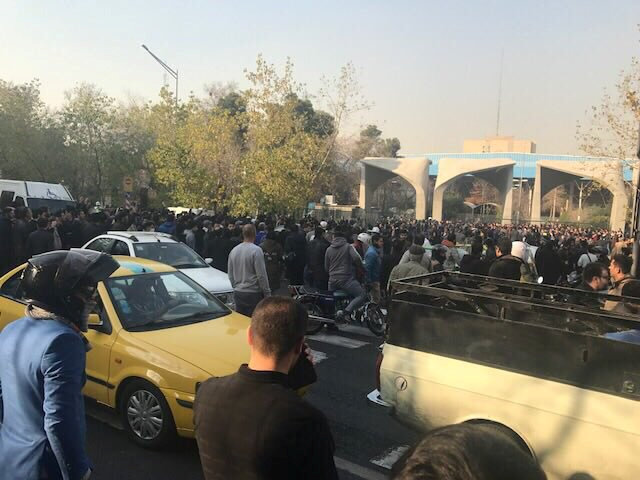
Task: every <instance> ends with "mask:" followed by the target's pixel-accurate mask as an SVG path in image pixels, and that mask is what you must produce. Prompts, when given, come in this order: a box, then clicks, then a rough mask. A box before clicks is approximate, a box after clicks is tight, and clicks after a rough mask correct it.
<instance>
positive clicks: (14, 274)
mask: <svg viewBox="0 0 640 480" xmlns="http://www.w3.org/2000/svg"><path fill="white" fill-rule="evenodd" d="M23 270H24V268H23V267H19V268H17V269H15V270H13V271H11V272H9V273H7V274H6V275H5V276H4V277H2V278H0V330H2V329H3V328H4V327H5V326H6V325H7V324H8V323H9V322H12V321H14V320H17V319H18V318H21V317H24V313H25V308H26V306H27V304H26V302H25V301H24V299H23V298H22V289H21V288H20V279H21V278H22V271H23Z"/></svg>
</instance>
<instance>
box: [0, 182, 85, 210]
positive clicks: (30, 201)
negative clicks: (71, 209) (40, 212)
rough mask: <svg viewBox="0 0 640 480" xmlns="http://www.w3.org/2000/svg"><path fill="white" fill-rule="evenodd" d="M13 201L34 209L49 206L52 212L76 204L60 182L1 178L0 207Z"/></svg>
mask: <svg viewBox="0 0 640 480" xmlns="http://www.w3.org/2000/svg"><path fill="white" fill-rule="evenodd" d="M13 202H15V203H16V204H17V205H18V206H21V205H24V206H27V207H29V208H31V209H32V210H34V209H37V208H40V207H48V209H49V211H50V212H56V211H58V210H62V209H64V208H65V207H68V206H75V205H76V201H75V200H74V198H73V197H72V196H71V193H69V190H68V189H67V187H65V186H64V185H61V184H60V183H44V182H29V181H24V180H5V179H0V208H1V207H6V206H8V205H11V204H12V203H13Z"/></svg>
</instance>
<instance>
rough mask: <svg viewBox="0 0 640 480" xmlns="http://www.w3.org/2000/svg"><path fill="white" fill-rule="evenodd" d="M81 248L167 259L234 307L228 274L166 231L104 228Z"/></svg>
mask: <svg viewBox="0 0 640 480" xmlns="http://www.w3.org/2000/svg"><path fill="white" fill-rule="evenodd" d="M82 248H87V249H89V250H96V251H98V252H104V253H108V254H111V255H127V256H129V257H140V258H147V259H149V260H155V261H157V262H161V263H166V264H167V265H171V266H172V267H173V268H176V269H178V270H180V271H181V272H182V273H184V274H185V275H186V276H188V277H189V278H191V279H192V280H194V281H195V282H196V283H198V284H200V285H201V286H203V287H204V288H205V289H207V290H208V291H209V292H211V293H212V294H213V295H215V296H216V297H218V298H219V299H220V300H221V301H222V302H223V303H225V304H226V305H227V306H228V307H230V308H234V307H235V305H234V299H233V288H232V287H231V282H230V281H229V276H228V275H227V274H226V273H225V272H222V271H220V270H217V269H215V268H213V267H212V266H210V265H209V263H211V259H210V258H207V259H206V260H204V259H203V258H202V257H201V256H200V255H198V254H197V253H196V252H194V251H193V250H192V249H191V248H189V247H188V246H187V245H185V244H184V243H181V242H178V241H177V240H175V239H174V238H173V237H172V236H171V235H168V234H166V233H159V232H107V233H105V234H102V235H98V236H97V237H95V238H93V239H92V240H90V241H89V242H87V243H86V244H85V245H84V247H82Z"/></svg>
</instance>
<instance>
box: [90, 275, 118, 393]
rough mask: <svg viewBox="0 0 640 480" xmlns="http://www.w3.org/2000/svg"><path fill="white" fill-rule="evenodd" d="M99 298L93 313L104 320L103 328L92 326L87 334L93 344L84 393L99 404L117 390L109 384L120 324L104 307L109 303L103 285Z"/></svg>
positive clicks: (99, 291)
mask: <svg viewBox="0 0 640 480" xmlns="http://www.w3.org/2000/svg"><path fill="white" fill-rule="evenodd" d="M98 295H99V298H98V300H97V302H96V308H95V309H94V311H93V312H92V313H95V314H97V315H98V316H99V317H100V320H102V326H101V327H96V326H90V328H89V330H88V331H87V333H86V334H85V336H86V337H87V340H89V342H90V343H91V350H89V352H88V353H87V368H86V373H87V383H86V385H85V387H84V391H83V393H84V394H85V395H86V396H88V397H91V398H93V399H95V400H97V401H98V402H101V403H105V404H107V403H108V397H109V390H113V389H114V388H115V386H114V385H111V384H110V383H109V368H110V367H109V365H110V361H111V349H112V348H113V345H114V343H115V341H116V338H117V337H118V331H119V325H120V324H119V322H117V321H115V320H114V319H113V318H112V317H111V316H110V315H109V313H108V311H107V309H106V308H105V307H104V305H105V301H107V302H108V293H107V290H106V288H105V286H104V284H103V283H100V285H98Z"/></svg>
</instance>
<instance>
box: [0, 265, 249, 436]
mask: <svg viewBox="0 0 640 480" xmlns="http://www.w3.org/2000/svg"><path fill="white" fill-rule="evenodd" d="M114 258H115V259H116V261H117V262H118V263H119V264H120V268H119V269H118V270H116V271H115V272H114V273H113V274H112V275H111V277H110V278H109V279H108V280H106V281H104V282H101V283H100V284H99V285H98V294H99V299H98V302H97V306H96V310H95V312H94V313H93V314H91V315H90V317H89V331H88V332H87V333H86V336H87V338H88V340H89V341H90V342H91V345H92V347H93V348H92V349H91V350H90V351H89V352H88V354H87V369H86V374H87V383H86V385H85V388H84V394H85V395H86V396H88V397H90V398H92V399H95V400H96V401H98V402H99V403H102V404H104V405H108V406H109V407H111V408H114V409H116V410H117V411H118V412H119V414H120V416H121V420H122V424H123V427H124V428H125V430H126V431H127V432H128V434H129V435H130V437H131V438H132V439H133V440H134V441H135V442H136V443H138V444H140V445H142V446H144V447H149V448H157V447H160V446H162V445H165V444H166V443H168V442H170V441H171V440H172V439H173V438H174V437H175V436H176V434H177V435H180V436H184V437H193V434H194V425H193V401H194V397H195V393H196V390H197V388H198V386H199V384H200V383H201V382H203V381H204V380H206V379H207V378H210V377H212V376H223V375H229V374H231V373H234V372H235V371H237V369H238V367H239V366H240V365H241V364H242V363H247V362H248V359H249V347H248V345H247V342H246V329H247V327H248V325H249V319H248V318H247V317H245V316H243V315H240V314H238V313H235V312H233V311H231V310H229V309H228V308H227V307H226V306H225V305H224V304H223V303H222V302H220V301H219V300H218V299H216V298H215V297H214V296H213V295H211V294H210V293H209V292H207V291H206V290H205V289H204V288H203V287H201V286H200V285H198V284H197V283H195V282H194V281H193V280H191V279H190V278H189V277H187V276H186V275H184V274H183V273H181V272H179V271H178V270H176V269H175V268H172V267H170V266H168V265H164V264H162V263H158V262H154V261H151V260H145V259H142V258H132V257H119V256H115V257H114ZM24 267H25V266H24V265H23V266H20V267H18V268H16V269H14V270H13V271H11V272H9V273H7V274H6V275H4V276H3V277H2V278H0V329H2V328H3V327H4V326H5V325H7V323H9V322H11V321H13V320H16V319H18V318H20V317H23V316H24V314H25V301H24V299H23V296H22V292H21V291H20V290H21V289H20V277H21V275H22V270H23V269H24Z"/></svg>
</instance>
